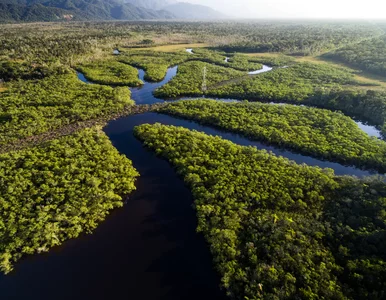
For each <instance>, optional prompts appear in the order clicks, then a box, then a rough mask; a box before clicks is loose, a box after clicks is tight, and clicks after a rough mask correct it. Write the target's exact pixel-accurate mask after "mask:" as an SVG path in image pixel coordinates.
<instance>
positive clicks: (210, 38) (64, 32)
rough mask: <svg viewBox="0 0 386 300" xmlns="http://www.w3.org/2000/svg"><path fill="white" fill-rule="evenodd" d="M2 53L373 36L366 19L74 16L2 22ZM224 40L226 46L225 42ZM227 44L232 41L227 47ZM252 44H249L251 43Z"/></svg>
mask: <svg viewBox="0 0 386 300" xmlns="http://www.w3.org/2000/svg"><path fill="white" fill-rule="evenodd" d="M0 29H1V30H0V57H1V56H2V55H6V56H9V57H11V58H18V59H23V60H27V61H30V60H39V61H41V60H44V61H47V60H49V61H52V59H60V60H61V61H63V62H66V63H68V64H70V63H71V60H74V59H76V58H79V57H82V56H84V55H85V54H87V55H98V54H99V52H100V50H103V49H112V48H113V47H114V46H116V45H120V46H127V47H133V46H144V44H143V43H142V42H143V40H144V39H146V40H149V39H150V40H151V41H152V42H154V43H156V44H172V43H181V42H185V43H191V42H203V43H207V44H209V45H210V46H212V47H222V48H229V49H224V50H225V51H227V52H234V51H241V50H243V49H244V50H245V51H250V52H265V51H273V52H283V53H294V52H299V51H300V52H302V53H303V54H306V53H311V52H312V53H314V52H319V51H321V50H326V51H327V50H332V49H334V48H335V47H337V46H343V45H345V44H350V43H355V42H357V41H360V40H363V39H364V38H367V39H368V38H371V37H375V36H377V35H379V34H380V29H379V28H378V27H376V26H374V25H371V24H369V23H367V22H362V23H361V22H357V23H355V24H353V23H350V22H322V23H321V22H311V21H309V22H303V23H299V22H296V21H292V22H291V21H288V22H280V23H278V22H268V21H255V22H249V23H246V22H230V21H229V22H176V21H175V22H162V21H157V22H115V23H114V22H74V23H57V24H28V25H26V26H20V25H0ZM221 45H222V46H221ZM227 45H232V46H231V47H227ZM249 45H251V46H249Z"/></svg>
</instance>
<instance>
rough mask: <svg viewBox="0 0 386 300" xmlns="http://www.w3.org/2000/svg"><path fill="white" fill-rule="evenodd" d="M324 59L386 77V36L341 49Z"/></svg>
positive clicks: (328, 54) (326, 55)
mask: <svg viewBox="0 0 386 300" xmlns="http://www.w3.org/2000/svg"><path fill="white" fill-rule="evenodd" d="M324 57H327V58H330V59H333V60H337V61H339V62H343V63H347V64H349V65H353V66H355V67H359V68H361V69H362V70H366V71H369V72H372V73H375V74H378V75H381V76H384V77H386V35H383V36H382V37H377V38H374V39H372V40H369V41H364V42H362V43H359V44H355V45H351V46H346V47H343V48H340V49H338V50H336V51H333V52H330V53H327V54H325V55H324Z"/></svg>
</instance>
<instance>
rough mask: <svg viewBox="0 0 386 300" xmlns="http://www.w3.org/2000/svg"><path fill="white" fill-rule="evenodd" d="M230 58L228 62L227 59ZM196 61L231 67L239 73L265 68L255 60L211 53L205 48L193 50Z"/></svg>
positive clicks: (239, 55)
mask: <svg viewBox="0 0 386 300" xmlns="http://www.w3.org/2000/svg"><path fill="white" fill-rule="evenodd" d="M227 56H229V60H228V62H226V61H225V58H226V57H227ZM192 58H193V59H194V60H199V61H203V62H208V63H213V64H216V65H219V66H223V67H230V68H232V69H235V70H239V71H254V70H259V69H261V68H262V67H263V66H262V65H261V64H260V63H256V62H255V61H254V60H253V59H251V58H249V57H248V56H245V55H242V54H229V55H228V54H226V53H225V52H218V51H211V50H209V49H205V48H195V49H193V56H192Z"/></svg>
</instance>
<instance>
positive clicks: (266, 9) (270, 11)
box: [181, 0, 386, 19]
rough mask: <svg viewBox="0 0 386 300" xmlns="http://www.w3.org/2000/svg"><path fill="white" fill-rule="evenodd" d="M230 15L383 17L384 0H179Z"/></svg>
mask: <svg viewBox="0 0 386 300" xmlns="http://www.w3.org/2000/svg"><path fill="white" fill-rule="evenodd" d="M181 1H185V2H190V3H196V4H203V5H208V6H211V7H213V8H215V9H216V10H218V11H221V12H223V13H225V14H226V15H228V16H232V17H244V18H334V19H336V18H338V19H341V18H346V19H352V18H355V19H358V18H360V19H380V18H381V19H386V0H181Z"/></svg>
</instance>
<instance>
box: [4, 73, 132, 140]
mask: <svg viewBox="0 0 386 300" xmlns="http://www.w3.org/2000/svg"><path fill="white" fill-rule="evenodd" d="M7 88H8V89H7V90H6V91H4V92H2V93H0V144H6V143H8V142H10V141H14V140H17V139H21V138H25V137H29V136H32V135H36V134H39V133H43V132H46V131H49V130H52V129H57V128H59V127H60V126H63V125H66V124H70V123H75V122H78V121H83V120H88V119H92V118H95V117H100V116H107V115H110V114H112V113H115V112H119V111H120V110H123V109H124V108H125V107H127V106H130V105H133V104H134V101H133V100H131V99H130V91H129V89H128V88H125V87H117V88H112V87H107V86H100V85H89V84H85V83H83V82H81V81H80V80H78V78H77V77H76V75H75V74H73V73H72V74H66V75H60V76H50V77H47V78H44V79H42V80H39V81H36V82H34V81H20V82H14V83H9V84H8V85H7Z"/></svg>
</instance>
